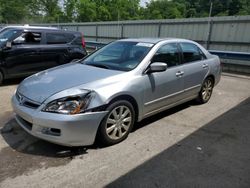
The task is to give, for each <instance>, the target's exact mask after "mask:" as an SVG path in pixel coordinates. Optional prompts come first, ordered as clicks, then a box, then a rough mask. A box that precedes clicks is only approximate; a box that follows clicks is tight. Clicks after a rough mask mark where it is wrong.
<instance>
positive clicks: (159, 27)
mask: <svg viewBox="0 0 250 188" xmlns="http://www.w3.org/2000/svg"><path fill="white" fill-rule="evenodd" d="M160 37H161V22H159V24H158V38H160Z"/></svg>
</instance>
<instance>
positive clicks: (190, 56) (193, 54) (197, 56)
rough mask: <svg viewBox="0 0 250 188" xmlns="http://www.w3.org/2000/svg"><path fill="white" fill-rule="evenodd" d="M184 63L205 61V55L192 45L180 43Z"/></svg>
mask: <svg viewBox="0 0 250 188" xmlns="http://www.w3.org/2000/svg"><path fill="white" fill-rule="evenodd" d="M180 46H181V49H182V54H183V60H184V63H189V62H194V61H200V60H203V59H206V56H205V54H204V53H203V52H202V51H201V49H200V48H199V47H198V46H196V45H195V44H192V43H180Z"/></svg>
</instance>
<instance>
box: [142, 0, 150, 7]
mask: <svg viewBox="0 0 250 188" xmlns="http://www.w3.org/2000/svg"><path fill="white" fill-rule="evenodd" d="M149 1H150V0H141V2H140V5H141V6H142V7H145V6H146V2H149Z"/></svg>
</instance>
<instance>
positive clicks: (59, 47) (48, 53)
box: [40, 32, 72, 68]
mask: <svg viewBox="0 0 250 188" xmlns="http://www.w3.org/2000/svg"><path fill="white" fill-rule="evenodd" d="M70 40H72V39H70V38H68V36H67V35H66V34H64V33H59V32H47V33H46V34H45V44H44V45H42V46H41V51H40V53H41V58H42V59H43V61H44V64H46V66H47V67H48V68H50V67H54V66H57V65H61V64H64V63H68V62H69V61H70V57H69V51H70V49H69V47H68V44H67V43H68V42H69V41H70Z"/></svg>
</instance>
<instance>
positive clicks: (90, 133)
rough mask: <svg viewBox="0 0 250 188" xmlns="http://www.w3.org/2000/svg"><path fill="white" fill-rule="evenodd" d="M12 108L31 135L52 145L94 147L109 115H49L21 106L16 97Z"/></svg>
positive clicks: (103, 113) (100, 113)
mask: <svg viewBox="0 0 250 188" xmlns="http://www.w3.org/2000/svg"><path fill="white" fill-rule="evenodd" d="M12 106H13V109H14V112H15V113H16V116H15V117H16V121H17V122H18V124H19V125H20V126H21V127H22V128H23V129H24V130H25V131H27V132H28V133H29V134H31V135H33V136H35V137H37V138H40V139H43V140H47V141H49V142H52V143H56V144H60V145H65V146H86V145H92V144H93V143H94V141H95V137H96V133H97V130H98V127H99V125H100V123H101V121H102V119H103V118H104V116H105V115H106V114H107V112H106V111H102V112H89V113H84V114H77V115H62V114H56V113H47V112H42V111H40V110H34V109H31V108H28V107H25V106H21V105H20V104H19V103H18V101H17V99H16V97H15V96H13V97H12Z"/></svg>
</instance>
